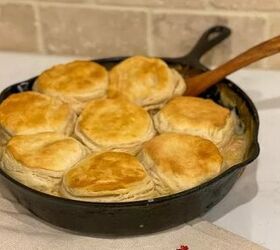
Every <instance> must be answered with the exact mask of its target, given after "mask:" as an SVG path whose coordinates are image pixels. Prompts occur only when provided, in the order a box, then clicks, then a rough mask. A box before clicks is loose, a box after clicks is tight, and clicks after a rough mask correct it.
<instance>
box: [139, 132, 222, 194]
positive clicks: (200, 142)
mask: <svg viewBox="0 0 280 250" xmlns="http://www.w3.org/2000/svg"><path fill="white" fill-rule="evenodd" d="M138 158H139V159H140V161H141V162H142V163H143V165H144V166H145V167H146V169H147V170H148V171H149V172H150V174H151V176H152V178H153V180H154V182H155V185H156V186H155V188H156V190H157V192H158V193H159V194H161V195H166V194H170V193H174V192H180V191H183V190H186V189H189V188H192V187H195V186H198V185H199V184H201V183H203V182H205V181H207V180H209V179H211V178H213V177H215V176H216V175H218V174H219V173H220V170H221V166H222V156H221V155H220V153H219V150H218V149H217V147H216V146H215V144H213V143H212V142H211V141H209V140H206V139H203V138H201V137H198V136H191V135H183V134H176V133H165V134H161V135H159V136H156V137H154V138H153V139H151V140H150V141H148V142H146V143H144V146H143V149H142V151H141V152H140V153H139V155H138Z"/></svg>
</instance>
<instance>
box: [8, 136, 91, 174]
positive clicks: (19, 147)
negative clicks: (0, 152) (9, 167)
mask: <svg viewBox="0 0 280 250" xmlns="http://www.w3.org/2000/svg"><path fill="white" fill-rule="evenodd" d="M86 152H87V150H86V149H85V147H84V146H83V145H82V144H81V143H80V142H78V141H77V140H75V139H74V138H72V137H68V136H64V135H61V134H57V133H49V132H47V133H40V134H36V135H18V136H15V137H13V138H12V139H11V140H10V141H9V143H8V144H7V153H8V154H10V155H11V156H12V157H13V158H14V159H15V160H16V161H18V162H20V163H21V164H22V165H24V166H25V167H27V168H30V169H45V170H51V171H63V170H65V169H67V168H69V167H72V166H73V165H74V164H76V163H77V161H79V160H80V159H81V158H82V157H83V156H85V155H86Z"/></svg>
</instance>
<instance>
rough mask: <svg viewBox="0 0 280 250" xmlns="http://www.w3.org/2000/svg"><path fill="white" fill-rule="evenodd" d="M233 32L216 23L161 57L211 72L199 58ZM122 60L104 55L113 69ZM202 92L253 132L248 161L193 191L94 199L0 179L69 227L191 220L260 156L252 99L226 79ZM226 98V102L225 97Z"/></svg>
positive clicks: (153, 227) (18, 87)
mask: <svg viewBox="0 0 280 250" xmlns="http://www.w3.org/2000/svg"><path fill="white" fill-rule="evenodd" d="M229 35H230V30H229V29H228V28H226V27H222V26H216V27H213V28H211V29H209V30H208V31H206V32H205V33H204V34H203V35H202V37H201V38H200V39H199V41H198V43H197V44H196V45H195V47H194V48H193V49H192V51H191V52H190V53H189V54H188V55H187V56H184V57H181V58H177V59H174V58H173V59H172V58H163V59H164V60H165V61H166V62H167V63H168V64H169V65H170V66H171V67H176V68H177V69H178V70H180V71H181V73H182V74H183V75H184V76H185V77H186V76H187V75H189V74H193V73H201V72H204V71H207V68H206V67H205V66H203V65H202V64H201V63H200V58H201V56H202V55H203V54H204V53H205V52H207V51H208V50H210V49H211V48H212V47H214V46H215V45H217V44H218V43H220V42H221V41H222V40H224V39H225V38H226V37H228V36H229ZM121 60H123V58H110V59H100V60H96V61H97V62H99V63H101V64H103V65H105V66H107V67H108V68H110V67H111V66H112V65H114V64H116V63H117V62H119V61H121ZM35 79H36V77H35V78H32V79H30V80H27V81H23V82H20V83H17V84H14V85H12V86H10V87H8V88H6V89H5V90H4V91H3V92H2V93H1V94H0V101H1V102H2V101H3V100H4V99H5V98H7V97H8V96H9V95H11V94H12V93H18V92H22V91H27V90H30V89H31V88H32V84H33V83H34V80H35ZM202 96H204V97H206V98H211V99H213V100H215V101H216V102H219V103H221V104H222V105H224V106H227V107H229V108H231V109H235V110H236V112H237V113H238V115H239V116H240V119H241V120H242V124H243V125H244V127H245V128H246V130H247V132H248V133H249V134H250V139H249V145H250V146H249V151H248V153H247V156H246V159H245V160H244V161H243V162H242V163H240V164H238V165H235V166H233V167H231V168H230V169H228V170H227V171H225V172H223V173H222V174H221V175H219V176H217V177H216V178H214V179H212V180H210V181H208V182H206V183H204V184H202V185H200V186H198V187H195V188H192V189H190V190H187V191H184V192H180V193H177V194H173V195H169V196H166V197H161V198H156V199H154V200H145V201H136V202H124V203H92V202H83V201H74V200H68V199H64V198H59V197H54V196H50V195H47V194H44V193H40V192H38V191H35V190H33V189H31V188H28V187H26V186H24V185H22V184H21V183H19V182H17V181H15V180H14V179H12V178H11V177H9V176H8V175H6V174H5V173H4V172H3V171H1V170H0V177H1V179H2V181H3V182H4V183H5V184H6V186H7V187H8V188H9V189H10V191H11V192H12V194H13V195H14V196H15V197H16V199H17V200H18V202H19V203H21V204H22V205H23V206H24V207H26V208H27V209H28V210H30V211H31V212H32V213H33V214H35V215H37V216H38V217H40V218H42V219H43V220H45V221H47V222H49V223H51V224H54V225H57V226H60V227H64V228H67V229H70V230H74V231H79V232H82V233H87V234H94V235H136V234H147V233H151V232H155V231H160V230H163V229H167V228H170V227H174V226H176V225H179V224H182V223H185V222H188V221H190V220H192V219H194V218H196V217H199V216H201V215H203V214H204V213H205V212H206V211H208V210H209V209H210V208H212V207H213V206H214V205H215V204H217V203H218V202H219V201H220V200H221V199H222V198H223V197H224V196H225V195H226V194H227V193H228V192H229V190H230V189H231V188H232V186H233V185H234V183H235V182H236V180H237V179H238V178H239V176H240V175H241V173H242V172H243V170H244V167H245V166H246V165H248V164H249V163H250V162H252V161H253V160H254V159H256V158H257V156H258V154H259V145H258V141H257V136H258V127H259V120H258V114H257V111H256V108H255V106H254V105H253V103H252V101H251V100H250V98H249V97H248V96H247V95H246V94H245V93H244V92H243V91H242V90H241V89H240V88H239V87H237V86H236V85H235V84H234V83H232V82H231V81H229V80H226V79H224V80H223V81H222V82H220V83H219V84H217V85H215V86H214V87H212V88H210V89H209V90H207V91H206V92H205V93H203V94H202ZM225 100H226V101H225Z"/></svg>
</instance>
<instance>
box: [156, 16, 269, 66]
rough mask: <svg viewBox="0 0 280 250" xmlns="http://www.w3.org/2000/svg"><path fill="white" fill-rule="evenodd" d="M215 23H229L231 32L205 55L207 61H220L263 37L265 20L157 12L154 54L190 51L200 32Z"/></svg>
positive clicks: (179, 53)
mask: <svg viewBox="0 0 280 250" xmlns="http://www.w3.org/2000/svg"><path fill="white" fill-rule="evenodd" d="M213 25H225V26H228V27H230V28H231V29H232V35H231V36H230V37H229V38H228V39H227V40H226V41H224V42H223V43H222V44H220V45H218V46H217V47H216V48H214V49H212V50H211V51H210V52H209V53H207V54H206V55H205V56H204V58H203V62H205V63H206V64H207V65H217V64H221V63H222V62H225V61H226V60H228V59H230V58H231V57H233V56H235V55H238V54H239V53H240V52H242V51H244V50H246V49H248V48H250V47H252V46H253V45H255V44H257V43H259V42H261V41H263V40H264V30H265V20H263V19H262V18H259V17H239V16H238V17H237V16H234V17H233V16H230V17H228V16H219V15H198V14H182V13H180V14H176V13H172V14H168V13H155V14H154V15H153V28H152V35H153V54H154V55H158V56H171V57H177V56H182V55H184V54H187V53H188V52H189V51H190V49H191V48H192V47H193V45H194V44H195V42H196V41H197V39H198V38H199V37H200V35H201V34H202V33H203V32H204V31H205V30H206V29H208V28H210V27H211V26H213ZM260 64H262V63H259V64H258V65H260Z"/></svg>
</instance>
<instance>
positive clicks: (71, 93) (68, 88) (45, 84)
mask: <svg viewBox="0 0 280 250" xmlns="http://www.w3.org/2000/svg"><path fill="white" fill-rule="evenodd" d="M108 78H109V77H108V72H107V70H106V69H105V68H104V67H103V66H101V65H100V64H98V63H95V62H91V61H74V62H70V63H67V64H60V65H56V66H54V67H52V68H50V69H48V70H46V71H44V72H43V73H42V74H41V75H40V76H39V77H38V78H37V80H36V82H35V84H34V85H33V90H35V91H39V92H41V93H44V94H47V95H51V96H56V97H59V98H60V99H62V100H63V101H65V102H67V103H69V104H71V105H72V107H73V108H74V109H75V110H78V111H80V110H81V108H82V106H83V103H84V102H87V101H90V100H92V99H97V98H100V97H103V96H105V95H106V92H107V87H108V80H109V79H108Z"/></svg>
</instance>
